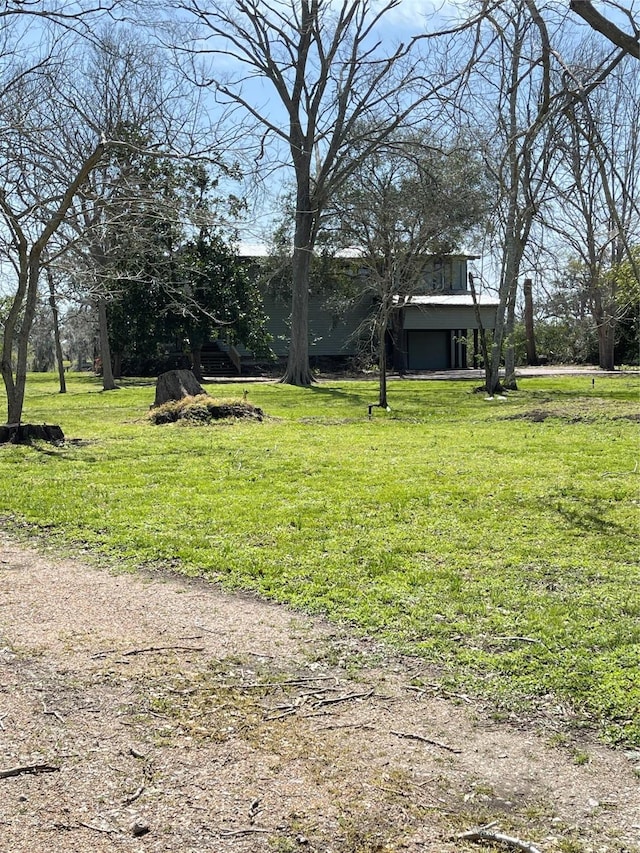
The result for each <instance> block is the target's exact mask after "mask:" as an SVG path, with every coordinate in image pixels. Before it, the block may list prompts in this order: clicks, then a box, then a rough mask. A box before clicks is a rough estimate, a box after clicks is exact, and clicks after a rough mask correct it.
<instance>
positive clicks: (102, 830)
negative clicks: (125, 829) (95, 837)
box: [78, 821, 120, 835]
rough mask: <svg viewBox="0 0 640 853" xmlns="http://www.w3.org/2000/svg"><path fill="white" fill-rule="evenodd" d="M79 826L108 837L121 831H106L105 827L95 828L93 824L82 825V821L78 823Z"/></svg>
mask: <svg viewBox="0 0 640 853" xmlns="http://www.w3.org/2000/svg"><path fill="white" fill-rule="evenodd" d="M78 826H83V827H84V828H85V829H92V830H93V831H94V832H104V833H106V834H107V835H108V834H110V833H112V832H120V830H119V829H106V828H105V827H103V826H94V825H93V824H92V823H82V821H80V822H79V823H78Z"/></svg>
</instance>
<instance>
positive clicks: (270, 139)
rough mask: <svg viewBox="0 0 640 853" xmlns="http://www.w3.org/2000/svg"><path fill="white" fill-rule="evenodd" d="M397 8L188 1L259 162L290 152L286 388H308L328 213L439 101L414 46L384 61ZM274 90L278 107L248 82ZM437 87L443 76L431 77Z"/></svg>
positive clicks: (309, 1) (216, 80) (392, 2)
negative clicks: (371, 161) (354, 178)
mask: <svg viewBox="0 0 640 853" xmlns="http://www.w3.org/2000/svg"><path fill="white" fill-rule="evenodd" d="M398 5H399V0H387V2H384V3H382V4H377V3H374V2H371V0H340V2H338V3H336V2H332V0H231V2H222V3H218V4H215V6H213V5H212V6H208V5H205V4H202V3H200V1H199V0H182V2H180V3H179V8H180V9H181V10H182V11H187V12H188V13H189V14H190V15H192V16H193V18H194V19H195V20H196V21H197V23H198V25H199V28H200V29H199V32H200V38H201V42H200V44H199V45H197V46H196V48H195V50H196V52H197V51H201V53H202V54H209V55H212V56H213V58H214V60H218V61H219V62H220V64H221V65H224V67H225V68H227V69H229V68H230V69H231V71H230V73H229V74H228V75H226V76H223V73H222V72H221V71H220V70H218V69H217V68H216V65H215V64H214V67H213V72H212V74H211V75H210V76H209V77H208V78H207V82H209V83H210V85H211V86H212V87H213V88H214V90H215V92H216V96H217V98H218V99H219V100H221V101H222V102H224V103H227V104H231V105H234V106H235V107H237V108H239V109H241V110H242V112H243V113H244V115H245V116H246V117H247V119H248V120H249V121H250V122H252V123H253V126H254V128H256V127H257V129H258V132H259V144H260V154H259V155H258V156H261V155H265V152H267V151H268V148H269V146H270V145H275V146H276V149H277V150H280V148H284V150H285V151H286V152H287V154H286V155H285V156H286V162H288V164H289V166H290V167H291V168H292V169H293V173H294V176H295V186H296V209H295V234H294V247H293V273H292V275H293V287H292V294H293V295H292V311H291V341H290V348H289V358H288V364H287V369H286V372H285V376H284V378H283V381H284V382H287V383H289V384H294V385H303V386H304V385H309V384H310V383H311V380H312V377H311V372H310V370H309V342H308V299H309V266H310V258H311V254H312V252H313V249H314V245H315V242H316V238H317V235H318V229H319V225H320V219H321V215H322V212H323V210H324V209H325V207H326V205H327V203H328V201H329V200H330V199H331V197H332V196H333V194H334V193H335V192H336V191H337V190H338V189H339V187H340V186H341V185H342V184H343V183H344V181H345V180H346V179H347V178H348V177H349V175H350V174H352V173H353V170H354V169H355V167H356V165H357V162H356V161H355V160H354V158H353V157H348V156H347V155H348V153H349V151H353V150H355V149H357V150H358V151H360V152H361V156H362V159H365V158H366V157H367V156H369V154H371V153H372V152H373V151H375V149H376V148H377V147H378V145H379V144H380V143H381V142H383V141H384V140H385V139H386V138H387V137H388V136H389V135H390V134H391V133H393V132H394V130H395V129H396V128H398V127H401V126H403V125H404V124H405V123H407V122H408V120H409V117H410V116H411V115H412V114H414V113H416V111H417V110H418V108H419V107H421V106H425V105H426V104H427V103H428V102H429V101H430V100H431V99H432V98H433V96H434V94H435V93H436V92H437V91H438V84H437V83H430V84H427V83H426V80H425V75H426V73H427V71H426V68H425V64H424V59H423V58H421V57H418V56H417V53H416V52H415V47H416V41H415V40H411V41H409V42H408V43H407V44H399V45H398V46H397V47H396V48H395V49H393V50H391V51H390V52H386V51H385V50H384V49H383V47H382V37H381V35H380V34H381V31H382V28H383V27H384V25H385V20H386V19H387V18H388V17H389V15H390V14H391V12H392V11H393V10H394V9H395V8H396V7H397V6H398ZM256 80H258V81H264V82H266V83H267V85H268V86H270V87H271V91H272V92H275V95H276V100H277V104H278V106H277V107H274V105H273V102H272V101H269V100H265V97H264V95H263V94H262V93H261V91H260V89H259V88H258V89H255V88H252V87H251V86H250V85H249V84H250V83H251V82H252V81H256ZM433 80H434V81H435V80H436V77H435V76H434V77H433Z"/></svg>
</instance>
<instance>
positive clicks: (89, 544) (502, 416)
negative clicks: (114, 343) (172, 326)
mask: <svg viewBox="0 0 640 853" xmlns="http://www.w3.org/2000/svg"><path fill="white" fill-rule="evenodd" d="M68 385H69V391H68V393H67V394H66V395H64V396H63V395H60V394H58V393H57V386H56V384H55V378H54V377H53V376H51V375H35V374H34V375H31V376H30V377H29V379H28V384H27V388H28V391H27V402H26V406H25V413H24V420H25V421H28V422H33V423H38V422H40V423H42V422H45V421H46V422H47V423H59V424H60V425H61V426H62V428H63V430H64V432H65V435H66V436H67V437H68V438H69V439H72V438H77V439H82V440H83V441H80V442H77V443H72V442H70V443H67V444H66V445H65V446H61V447H53V446H50V445H44V444H41V445H36V446H33V447H15V446H6V445H5V446H3V447H0V520H1V521H2V523H3V524H4V526H5V527H6V528H7V529H9V530H22V531H24V530H26V531H27V532H28V533H30V534H31V533H42V534H46V535H47V537H48V538H49V539H50V540H52V541H53V542H54V544H57V545H59V546H63V545H64V546H67V545H68V546H70V547H72V548H74V549H76V548H78V547H82V548H85V549H87V550H88V551H89V552H91V553H95V554H96V555H98V556H100V558H101V559H103V560H106V561H107V562H109V563H110V564H116V563H117V564H119V565H124V566H127V567H135V566H140V565H144V566H147V567H155V566H158V567H162V566H168V567H171V568H173V569H175V570H178V571H181V572H185V573H188V574H198V575H203V576H206V577H208V578H211V579H212V580H216V581H219V582H220V583H222V584H225V585H227V586H229V587H243V588H247V589H254V590H257V591H259V592H260V593H262V594H263V595H265V596H269V597H271V598H274V599H277V600H279V601H283V602H288V603H290V604H292V605H293V606H294V607H298V608H303V609H305V610H310V611H314V612H321V613H324V614H327V615H328V616H329V617H330V618H332V619H339V620H346V621H347V622H349V623H351V624H352V625H353V630H354V631H357V632H366V633H368V634H371V635H374V636H376V637H377V638H379V639H384V640H386V641H387V642H389V643H391V644H393V645H394V646H395V647H397V648H401V649H403V650H405V651H409V652H411V653H415V654H417V655H421V656H423V657H424V658H425V659H426V660H427V661H429V662H430V663H433V664H435V665H436V666H437V668H438V671H439V672H440V673H441V683H442V684H443V685H444V686H445V687H448V688H450V689H454V688H453V686H454V685H455V690H458V691H459V690H463V689H464V690H466V691H474V692H475V693H477V694H482V695H484V696H487V697H491V699H492V701H493V703H494V707H495V708H496V711H497V712H502V711H504V712H505V713H506V712H509V713H512V712H514V711H515V712H517V713H525V714H526V713H529V712H532V711H534V710H535V709H536V708H538V707H545V708H547V709H550V708H555V707H557V706H558V705H559V704H560V705H563V706H564V707H566V708H570V709H571V710H572V711H573V712H575V715H576V716H575V722H576V724H586V725H593V726H596V727H597V728H598V729H599V730H600V732H601V734H602V735H603V736H604V737H605V738H606V739H608V740H609V741H610V742H619V743H625V744H635V745H639V744H640V568H639V562H638V557H639V556H640V553H639V549H638V532H639V530H638V527H639V525H638V520H639V514H638V513H639V508H640V488H639V486H640V471H639V470H638V463H637V455H638V449H639V447H640V444H639V440H638V420H637V416H638V412H639V411H640V407H639V406H638V402H639V397H640V378H638V376H637V375H636V376H633V375H624V374H623V375H620V376H619V377H615V378H606V377H603V376H598V377H597V378H596V380H595V385H594V386H592V382H591V378H586V377H563V378H553V377H548V378H544V379H542V378H537V379H525V380H522V381H521V383H520V390H519V391H518V392H514V393H511V394H509V396H508V399H507V400H505V401H502V400H494V401H488V400H486V399H485V398H484V395H483V394H476V393H473V388H474V383H473V382H467V381H458V382H436V381H433V382H418V381H397V382H396V381H394V382H392V383H390V388H389V399H390V404H391V406H392V411H391V413H385V412H382V411H380V410H379V409H374V412H373V417H372V419H371V420H369V419H368V417H367V405H368V404H369V403H371V402H374V401H375V399H376V383H375V382H338V381H336V382H331V383H326V384H320V385H318V386H316V387H314V388H312V389H299V388H291V387H287V386H282V385H272V384H254V385H243V384H237V385H232V386H225V387H224V388H221V387H220V386H214V385H210V386H207V388H208V390H209V391H210V393H212V394H214V395H216V396H220V397H224V398H235V399H237V398H239V397H241V396H242V392H243V390H244V389H245V388H247V389H248V392H249V396H248V399H249V402H252V403H254V404H255V405H258V406H261V407H262V408H263V409H264V411H265V412H266V413H267V415H269V416H270V417H269V418H267V419H266V420H265V421H264V422H263V423H258V422H254V421H251V422H241V421H236V422H226V423H218V424H216V425H214V426H208V427H202V426H200V427H194V426H189V425H186V424H184V423H180V424H170V425H163V426H153V425H151V424H150V423H149V422H148V420H147V418H146V413H147V410H148V408H149V405H150V404H151V403H152V402H153V397H154V383H153V382H152V381H151V380H149V381H144V380H140V381H137V382H136V381H129V382H124V383H123V387H122V388H121V389H120V390H118V391H113V392H109V393H102V392H100V385H99V382H98V381H97V380H96V379H95V378H93V377H89V376H85V375H74V374H69V376H68ZM0 405H2V406H3V407H4V405H5V404H4V400H3V399H0ZM634 416H635V417H634Z"/></svg>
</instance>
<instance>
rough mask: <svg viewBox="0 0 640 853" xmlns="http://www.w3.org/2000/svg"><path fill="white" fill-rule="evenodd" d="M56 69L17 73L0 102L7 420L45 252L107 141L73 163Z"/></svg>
mask: <svg viewBox="0 0 640 853" xmlns="http://www.w3.org/2000/svg"><path fill="white" fill-rule="evenodd" d="M59 58H60V59H62V57H61V56H59ZM61 67H62V65H57V66H56V71H54V70H53V65H52V64H51V63H49V64H48V70H47V73H46V74H45V73H40V71H39V72H38V73H36V74H34V73H28V74H21V71H20V69H18V70H15V69H14V79H13V81H12V85H11V86H9V87H6V88H5V91H4V96H3V97H2V98H1V99H0V217H1V218H2V222H3V224H4V228H3V229H2V231H1V232H0V241H1V246H0V251H2V253H3V254H4V255H5V256H6V257H7V258H8V259H9V261H10V263H11V266H12V267H13V270H14V273H15V281H16V286H15V291H14V294H13V301H12V304H11V309H10V311H9V313H8V316H7V317H6V319H5V322H4V339H3V349H2V361H1V371H2V378H3V381H4V385H5V388H6V392H7V422H8V423H20V421H21V418H22V410H23V404H24V392H25V381H26V370H27V352H28V342H29V333H30V330H31V324H32V322H33V317H34V312H35V310H36V304H37V297H38V283H39V278H40V273H41V270H42V268H43V265H44V263H45V261H46V259H47V251H48V249H49V247H50V243H51V241H52V238H53V237H54V235H55V234H56V233H57V232H58V231H59V229H60V228H61V226H62V224H63V223H64V221H65V219H66V217H67V215H68V212H69V209H70V207H71V205H72V203H73V200H74V198H75V197H76V195H77V194H78V192H79V190H80V189H81V188H82V186H83V185H84V184H85V182H86V181H87V178H88V177H89V175H90V174H91V172H92V170H93V169H95V167H96V166H97V165H98V163H99V162H100V160H101V159H102V157H103V156H104V153H105V150H106V148H107V143H106V141H102V140H100V138H99V137H98V138H97V139H96V138H95V137H94V138H93V139H89V140H87V143H86V144H85V145H84V146H83V147H82V149H80V150H79V151H78V152H77V156H76V157H74V158H71V157H70V156H69V152H68V151H66V150H65V149H64V147H63V146H62V145H61V144H60V138H61V136H62V135H63V131H65V130H66V127H67V123H68V122H69V120H70V117H69V115H68V114H66V113H64V114H63V113H59V112H58V111H57V110H56V109H55V108H52V107H53V104H54V103H55V101H54V94H55V90H56V86H57V85H59V84H60V83H61V80H60V79H59V77H57V76H56V74H57V73H58V72H59V71H60V69H61ZM52 75H53V76H52ZM18 77H19V79H18ZM14 347H15V350H16V353H15V367H14V362H13V355H14Z"/></svg>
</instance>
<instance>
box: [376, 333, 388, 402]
mask: <svg viewBox="0 0 640 853" xmlns="http://www.w3.org/2000/svg"><path fill="white" fill-rule="evenodd" d="M377 335H378V368H379V371H380V390H379V395H378V405H379V406H380V408H381V409H386V408H387V406H388V403H387V323H386V318H385V319H383V320H382V322H381V323H379V324H378V330H377Z"/></svg>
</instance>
